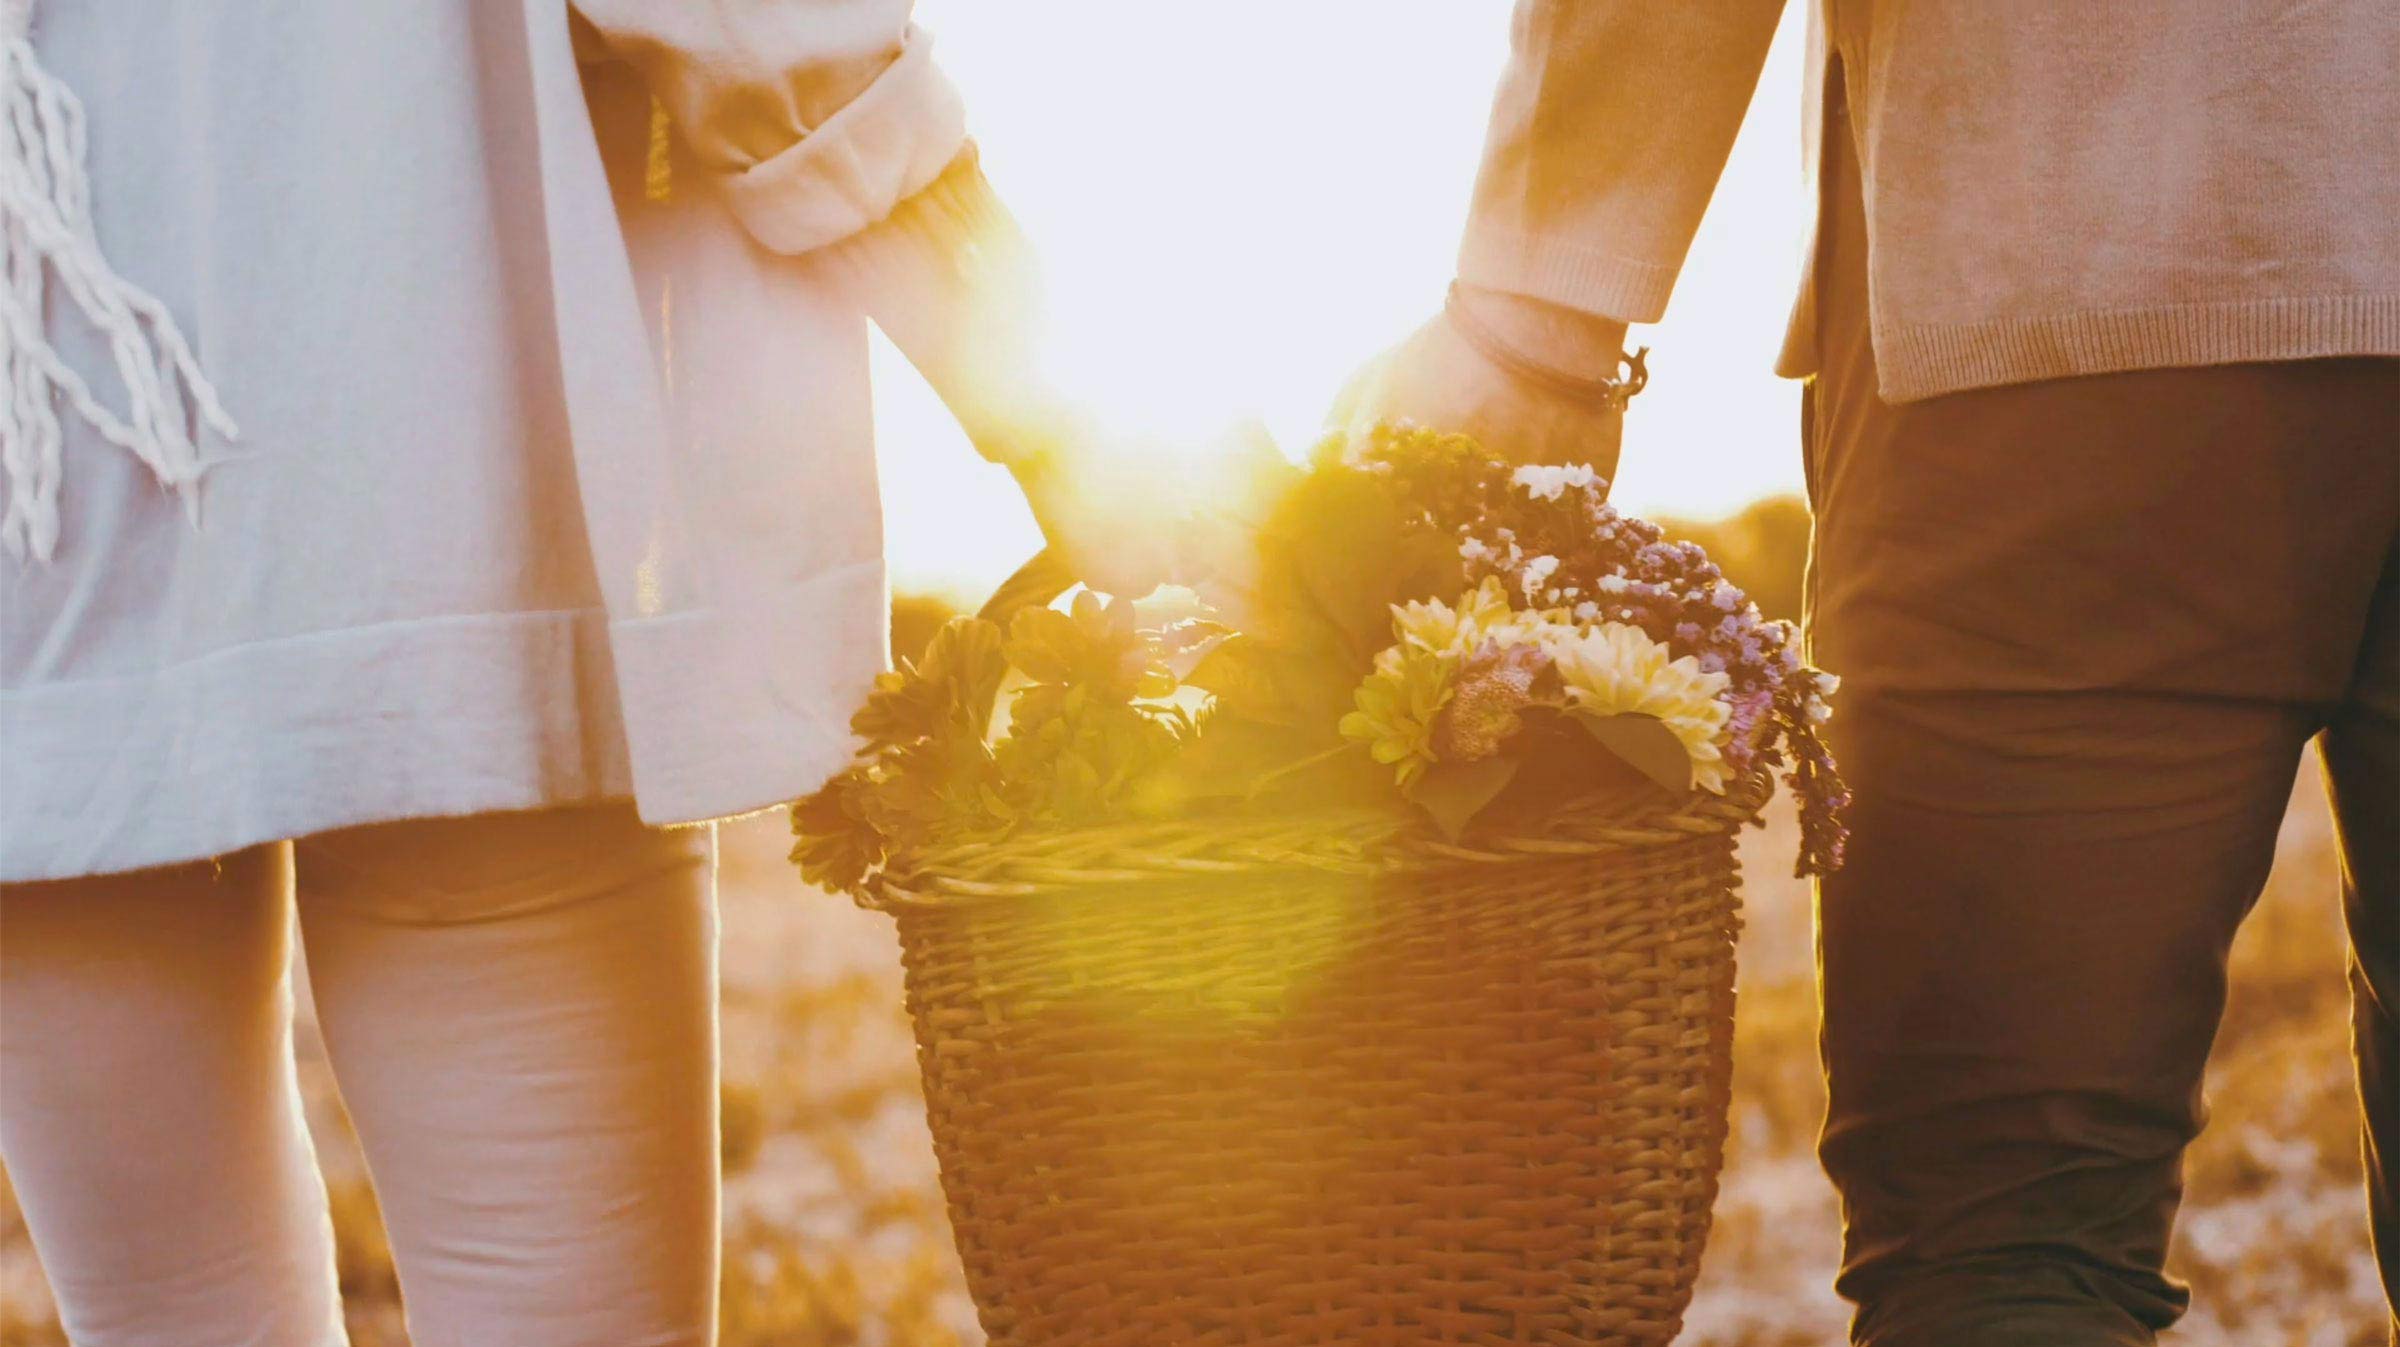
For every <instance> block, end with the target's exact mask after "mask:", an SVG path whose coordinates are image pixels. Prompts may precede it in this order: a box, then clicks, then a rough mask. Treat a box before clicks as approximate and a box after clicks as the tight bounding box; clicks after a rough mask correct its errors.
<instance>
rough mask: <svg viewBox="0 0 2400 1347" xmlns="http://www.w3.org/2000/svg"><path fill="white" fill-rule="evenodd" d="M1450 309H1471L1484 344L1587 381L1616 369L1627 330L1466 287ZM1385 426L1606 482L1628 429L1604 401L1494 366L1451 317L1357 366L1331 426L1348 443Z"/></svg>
mask: <svg viewBox="0 0 2400 1347" xmlns="http://www.w3.org/2000/svg"><path fill="white" fill-rule="evenodd" d="M1453 303H1455V304H1461V305H1466V306H1469V308H1470V312H1471V314H1472V318H1473V320H1474V321H1476V322H1479V323H1481V324H1482V325H1483V326H1484V328H1485V329H1486V337H1487V339H1497V340H1499V341H1502V342H1505V343H1507V346H1508V348H1509V349H1511V350H1513V351H1515V352H1517V353H1518V354H1519V355H1521V356H1522V357H1524V358H1525V359H1526V360H1528V361H1530V362H1536V363H1538V364H1540V365H1542V366H1545V367H1547V368H1549V369H1553V370H1558V371H1561V372H1562V373H1575V374H1581V375H1585V376H1586V377H1592V378H1602V377H1608V376H1610V375H1613V374H1614V373H1615V372H1616V371H1617V369H1618V361H1619V358H1620V354H1621V352H1622V351H1623V350H1624V343H1625V325H1624V324H1623V323H1620V322H1617V321H1615V320H1614V319H1610V318H1603V317H1600V316H1598V315H1594V314H1586V313H1581V312H1578V311H1576V310H1572V309H1564V308H1560V307H1558V306H1556V305H1552V304H1545V303H1542V302H1541V301H1539V300H1533V299H1526V298H1523V297H1521V296H1516V295H1508V294H1502V293H1500V292H1497V291H1485V290H1468V289H1465V288H1463V287H1462V290H1461V293H1460V294H1459V295H1458V296H1456V297H1455V298H1454V300H1453ZM1381 421H1412V422H1415V423H1416V424H1418V425H1421V426H1426V427H1429V428H1431V429H1434V430H1445V431H1457V432H1461V433H1463V434H1467V435H1472V436H1474V437H1475V438H1476V439H1477V440H1479V441H1481V442H1482V443H1483V444H1484V446H1485V447H1486V448H1489V449H1490V450H1492V451H1493V452H1494V453H1497V454H1501V455H1503V456H1504V457H1507V458H1511V459H1515V460H1517V461H1519V462H1523V463H1589V464H1591V465H1592V467H1593V468H1595V469H1597V470H1598V471H1599V473H1600V475H1601V476H1603V477H1614V476H1615V475H1616V471H1617V452H1618V447H1619V443H1620V440H1621V438H1622V436H1623V434H1624V425H1625V419H1624V412H1623V410H1622V409H1621V408H1620V407H1618V406H1614V405H1611V404H1610V403H1609V402H1608V401H1607V400H1606V399H1604V398H1599V397H1594V396H1588V395H1584V394H1581V393H1577V392H1568V391H1565V390H1564V389H1562V388H1561V387H1558V386H1556V385H1554V384H1551V383H1549V382H1547V381H1540V380H1535V379H1531V378H1527V377H1525V376H1524V375H1522V374H1520V373H1518V372H1516V371H1513V370H1510V369H1508V368H1505V367H1503V366H1502V365H1501V364H1499V363H1497V362H1495V361H1494V360H1492V359H1491V358H1490V357H1489V356H1487V355H1486V354H1484V352H1483V351H1481V350H1479V349H1478V348H1477V345H1476V343H1475V342H1473V341H1470V340H1469V339H1468V337H1467V335H1466V334H1465V333H1464V332H1462V331H1461V330H1460V328H1459V326H1458V319H1457V318H1456V317H1454V316H1453V315H1452V313H1451V312H1450V311H1449V310H1444V311H1443V312H1441V313H1438V314H1435V315H1434V316H1433V318H1431V319H1430V320H1428V321H1427V322H1426V323H1425V324H1424V325H1423V326H1422V327H1419V328H1418V329H1417V330H1416V331H1415V332H1413V333H1411V334H1409V336H1408V337H1407V338H1405V339H1404V340H1402V341H1401V342H1400V343H1399V344H1398V345H1396V346H1393V347H1392V348H1391V349H1389V350H1387V351H1385V352H1383V353H1382V354H1381V355H1378V356H1376V357H1375V358H1374V359H1372V360H1370V361H1368V362H1367V363H1366V364H1365V365H1364V366H1362V367H1360V369H1359V370H1358V372H1357V373H1356V374H1353V375H1352V376H1351V377H1350V382H1349V384H1348V385H1347V386H1346V387H1344V389H1343V390H1342V393H1341V396H1340V397H1338V398H1337V399H1335V401H1334V405H1333V410H1332V412H1331V414H1330V415H1329V416H1328V418H1327V424H1328V425H1329V426H1331V427H1332V428H1333V429H1336V430H1342V431H1347V432H1350V433H1352V434H1357V433H1361V432H1363V431H1365V430H1366V429H1368V428H1369V427H1371V426H1373V425H1375V424H1376V423H1377V422H1381Z"/></svg>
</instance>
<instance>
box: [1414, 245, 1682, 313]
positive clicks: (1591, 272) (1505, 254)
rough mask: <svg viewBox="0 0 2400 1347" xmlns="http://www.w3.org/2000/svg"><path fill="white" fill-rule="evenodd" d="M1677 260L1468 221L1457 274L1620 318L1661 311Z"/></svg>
mask: <svg viewBox="0 0 2400 1347" xmlns="http://www.w3.org/2000/svg"><path fill="white" fill-rule="evenodd" d="M1677 265H1678V264H1677V263H1672V262H1647V261H1643V260H1641V259H1639V258H1632V257H1620V256H1618V255H1616V254H1614V253H1610V252H1603V251H1600V250H1598V249H1593V248H1579V247H1577V246H1575V245H1573V244H1571V243H1562V242H1560V241H1559V240H1558V239H1556V238H1550V237H1544V236H1541V235H1536V234H1529V233H1526V232H1525V231H1523V230H1519V229H1509V228H1505V227H1501V226H1494V225H1487V224H1482V223H1478V222H1472V221H1471V222H1469V224H1468V226H1467V237H1466V241H1465V242H1464V243H1463V244H1461V245H1460V246H1459V250H1458V278H1459V279H1460V280H1462V281H1465V282H1466V283H1467V284H1469V285H1475V286H1481V287H1483V288H1484V289H1486V290H1499V291H1504V292H1506V293H1508V294H1512V295H1524V296H1526V297H1527V298H1530V299H1541V300H1548V301H1549V302H1550V303H1553V304H1561V305H1564V306H1566V307H1567V308H1570V309H1581V310H1582V311H1584V312H1585V313H1596V314H1599V315H1601V316H1602V317H1606V318H1614V319H1616V320H1617V321H1619V322H1624V323H1655V322H1657V321H1658V319H1659V315H1661V314H1663V313H1665V312H1666V311H1667V297H1668V296H1669V295H1670V294H1672V293H1673V292H1674V289H1675V272H1676V268H1677Z"/></svg>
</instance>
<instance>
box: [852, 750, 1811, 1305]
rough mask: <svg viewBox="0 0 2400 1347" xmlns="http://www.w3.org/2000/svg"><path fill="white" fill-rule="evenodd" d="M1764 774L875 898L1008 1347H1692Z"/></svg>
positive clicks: (1176, 829)
mask: <svg viewBox="0 0 2400 1347" xmlns="http://www.w3.org/2000/svg"><path fill="white" fill-rule="evenodd" d="M1766 791H1767V783H1766V782H1765V781H1764V779H1763V778H1758V779H1752V780H1749V781H1745V782H1743V783H1742V784H1741V785H1740V786H1739V787H1737V788H1736V789H1735V790H1734V791H1733V792H1732V793H1731V794H1730V795H1728V796H1727V797H1722V798H1720V797H1715V796H1694V797H1692V798H1691V799H1690V800H1689V801H1686V802H1683V803H1680V804H1676V805H1666V804H1663V803H1662V804H1658V805H1654V806H1653V807H1652V808H1651V809H1650V810H1648V811H1647V812H1643V813H1636V814H1628V813H1627V811H1625V810H1624V808H1623V807H1622V806H1619V807H1618V808H1616V809H1615V810H1613V811H1612V810H1608V809H1585V810H1581V811H1577V810H1569V811H1566V812H1565V813H1564V814H1562V816H1560V817H1558V818H1555V819H1553V820H1551V821H1549V822H1548V823H1546V824H1545V825H1544V826H1543V828H1542V830H1541V831H1540V832H1539V833H1537V834H1535V835H1530V836H1524V837H1514V838H1501V837H1491V836H1484V837H1470V840H1469V842H1468V844H1466V845H1449V844H1444V843H1442V842H1440V841H1438V840H1436V839H1433V838H1430V837H1427V836H1423V835H1420V834H1419V833H1417V832H1414V831H1409V832H1396V831H1395V826H1396V825H1395V822H1394V820H1393V819H1392V818H1391V817H1389V816H1386V815H1374V816H1365V815H1343V816H1332V817H1327V816H1318V817H1285V818H1281V819H1277V820H1266V821H1260V820H1252V821H1244V822H1240V823H1219V824H1216V825H1214V826H1211V825H1207V824H1202V823H1198V822H1178V823H1174V824H1160V825H1154V826H1141V827H1123V828H1117V829H1111V830H1106V831H1093V832H1081V833H1074V834H1060V835H1051V836H1043V837H1024V838H1014V839H1011V840H1009V841H1008V842H1006V843H1004V844H997V845H991V846H980V847H962V848H956V849H952V850H947V851H943V852H940V853H938V854H930V855H920V856H915V857H910V858H906V859H905V861H904V862H903V863H902V864H899V865H896V866H895V867H894V868H893V869H892V870H890V871H888V872H887V873H886V875H885V876H884V877H883V878H882V879H881V880H880V881H879V884H878V887H876V888H875V890H874V891H873V892H872V893H871V894H870V895H869V896H868V897H867V898H866V899H864V900H863V901H865V902H867V903H868V904H869V905H870V906H874V907H878V908H882V909H885V910H888V911H890V912H892V913H893V914H894V915H895V916H896V917H897V918H898V921H899V926H900V935H901V941H902V945H903V948H904V950H905V954H906V961H907V971H908V997H909V1010H910V1014H911V1015H912V1016H913V1017H914V1019H915V1024H916V1032H917V1039H918V1057H919V1062H920V1064H921V1066H922V1068H923V1073H924V1082H925V1096H926V1102H927V1106H928V1108H929V1111H930V1114H931V1119H932V1127H933V1138H934V1145H935V1149H936V1151H937V1153H938V1154H939V1156H940V1160H941V1168H942V1182H943V1186H944V1189H945V1191H946V1193H947V1195H948V1199H949V1205H950V1215H951V1221H952V1224H953V1226H954V1227H955V1230H956V1233H957V1236H958V1242H959V1247H960V1250H961V1252H962V1253H963V1255H964V1257H965V1262H966V1271H967V1279H968V1283H969V1285H970V1287H971V1289H972V1291H973V1293H974V1297H975V1301H976V1304H977V1306H978V1307H979V1308H980V1310H981V1313H982V1318H983V1324H984V1328H985V1329H986V1331H987V1332H988V1333H989V1334H990V1338H991V1341H992V1343H993V1344H994V1347H1098V1345H1099V1344H1124V1347H1154V1345H1156V1344H1166V1343H1210V1344H1236V1343H1239V1344H1259V1345H1262V1347H1264V1345H1267V1344H1273V1345H1275V1347H1284V1345H1286V1344H1289V1345H1292V1347H1298V1345H1299V1344H1309V1345H1310V1347H1335V1345H1336V1344H1338V1345H1339V1347H1366V1345H1370V1344H1371V1345H1373V1347H1425V1345H1426V1344H1439V1343H1477V1344H1501V1343H1510V1344H1515V1343H1539V1344H1546V1345H1548V1347H1602V1345H1603V1344H1605V1345H1606V1347H1634V1345H1635V1344H1643V1345H1650V1344H1663V1343H1666V1342H1668V1341H1669V1340H1670V1339H1672V1338H1673V1337H1674V1336H1675V1333H1676V1330H1677V1327H1678V1325H1679V1324H1680V1321H1681V1317H1682V1313H1683V1310H1684V1307H1685V1305H1686V1304H1687V1302H1688V1301H1689V1298H1690V1294H1691V1287H1692V1281H1693V1277H1694V1274H1695V1272H1696V1271H1697V1268H1698V1264H1699V1261H1700V1252H1701V1247H1702V1244H1703V1243H1704V1241H1705V1239H1706V1236H1707V1233H1708V1224H1709V1212H1710V1207H1711V1205H1712V1203H1713V1201H1714V1199H1715V1196H1716V1189H1717V1175H1718V1169H1719V1166H1720V1164H1721V1161H1722V1156H1723V1148H1724V1139H1725V1126H1726V1102H1727V1093H1728V1081H1729V1076H1730V1069H1731V1067H1730V1062H1731V1040H1732V1029H1733V986H1734V963H1733V947H1734V935H1735V931H1736V928H1737V925H1738V917H1737V915H1736V899H1735V884H1736V879H1737V873H1736V865H1735V860H1734V833H1735V830H1736V829H1737V828H1738V827H1739V826H1740V825H1741V823H1742V822H1743V821H1744V820H1745V819H1747V818H1749V817H1750V816H1751V815H1752V814H1753V813H1754V812H1755V811H1756V809H1757V807H1758V805H1759V804H1760V802H1761V801H1763V799H1764V798H1765V795H1766Z"/></svg>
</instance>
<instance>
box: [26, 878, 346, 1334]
mask: <svg viewBox="0 0 2400 1347" xmlns="http://www.w3.org/2000/svg"><path fill="white" fill-rule="evenodd" d="M290 876H291V858H290V850H289V848H286V847H282V846H274V847H258V848H253V849H251V850H249V851H245V852H242V853H240V854H238V855H235V856H231V857H228V858H226V859H225V861H224V862H223V863H222V864H221V865H212V864H200V865H183V866H174V867H169V868H164V869H157V870H144V871H138V872H134V873H130V874H122V875H109V876H102V877H98V878H92V879H76V880H65V881H60V882H56V883H46V884H24V885H16V886H12V887H9V888H7V889H4V890H0V1153H4V1154H5V1157H6V1160H7V1163H8V1173H9V1179H10V1181H11V1183H13V1184H14V1186H15V1188H16V1192H17V1201H18V1203H19V1204H20V1205H21V1206H22V1208H23V1210H24V1214H25V1222H26V1227H27V1229H28V1230H29V1231H30V1233H31V1234H32V1237H33V1245H34V1249H35V1252H36V1253H37V1254H38V1255H39V1256H40V1258H41V1261H42V1267H43V1270H44V1272H45V1273H47V1275H48V1277H49V1280H50V1286H51V1290H52V1293H53V1294H54V1295H55V1296H56V1298H57V1301H58V1309H59V1317H60V1320H61V1322H62V1324H63V1326H64V1327H65V1329H66V1332H67V1336H68V1338H69V1340H71V1341H73V1342H74V1343H76V1344H77V1347H327V1344H338V1343H340V1342H342V1341H343V1333H342V1324H341V1314H340V1308H339V1298H338V1296H337V1294H336V1292H335V1289H334V1258H333V1235H332V1225H331V1222H330V1220H329V1218H328V1216H327V1214H326V1207H325V1186H324V1180H323V1179H322V1178H321V1177H320V1176H319V1174H318V1172H317V1165H316V1156H315V1153H314V1151H313V1150H312V1149H311V1148H310V1145H309V1138H308V1132H307V1128H306V1126H305V1124H304V1123H303V1122H302V1119H301V1111H300V1090H299V1082H298V1079H297V1077H296V1074H295V1069H294V1066H293V1062H292V1003H291V996H290V991H289V984H288V981H287V978H286V973H287V970H288V967H289V957H290V949H291V945H290V934H289V931H290V920H291V893H290Z"/></svg>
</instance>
